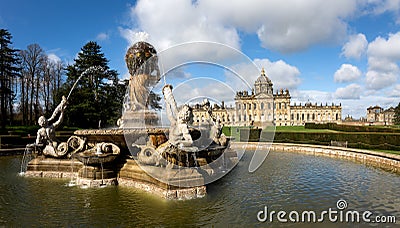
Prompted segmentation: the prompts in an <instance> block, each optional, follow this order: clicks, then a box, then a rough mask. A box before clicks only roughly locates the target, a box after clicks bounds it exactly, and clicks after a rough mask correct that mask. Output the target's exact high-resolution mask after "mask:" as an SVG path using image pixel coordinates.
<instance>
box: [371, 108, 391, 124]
mask: <svg viewBox="0 0 400 228" xmlns="http://www.w3.org/2000/svg"><path fill="white" fill-rule="evenodd" d="M394 114H395V112H394V108H393V107H390V108H388V109H386V110H384V109H383V108H381V107H380V106H378V105H375V106H374V107H372V106H370V107H368V108H367V122H369V123H370V124H374V125H393V124H394V122H393V120H394Z"/></svg>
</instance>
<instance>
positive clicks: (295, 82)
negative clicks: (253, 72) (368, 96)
mask: <svg viewBox="0 0 400 228" xmlns="http://www.w3.org/2000/svg"><path fill="white" fill-rule="evenodd" d="M254 63H255V64H256V65H257V66H258V67H259V68H263V67H264V68H265V71H266V74H267V76H268V77H269V78H270V79H271V81H272V83H274V90H275V91H277V90H279V89H295V88H297V87H298V86H299V85H300V83H301V79H300V71H299V69H297V67H295V66H292V65H289V64H287V63H286V62H285V61H283V60H278V61H276V62H271V61H270V60H269V59H254Z"/></svg>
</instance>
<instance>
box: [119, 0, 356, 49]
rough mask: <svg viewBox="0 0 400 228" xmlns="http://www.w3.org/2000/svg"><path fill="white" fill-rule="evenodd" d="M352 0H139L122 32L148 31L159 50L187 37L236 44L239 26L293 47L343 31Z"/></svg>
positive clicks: (338, 36) (263, 40) (272, 44)
mask: <svg viewBox="0 0 400 228" xmlns="http://www.w3.org/2000/svg"><path fill="white" fill-rule="evenodd" d="M356 3H357V1H356V0H337V1H317V0H313V1H309V0H305V1H298V0H287V1H286V2H285V3H284V4H283V3H282V1H280V0H270V1H262V0H249V1H242V0H232V1H230V2H229V4H227V3H226V1H215V0H198V1H191V0H174V1H163V0H153V1H147V0H140V1H138V2H137V4H136V5H135V6H133V7H132V8H131V19H132V20H131V21H133V22H134V24H133V25H132V28H127V29H126V28H125V29H123V28H121V29H120V32H121V35H122V36H123V37H125V38H126V39H127V40H128V41H129V42H132V39H133V38H132V37H133V36H134V34H135V33H137V32H139V31H145V32H147V33H149V34H151V38H152V40H153V41H154V45H155V46H156V47H157V48H160V49H161V50H163V49H165V48H167V47H170V46H171V45H174V44H179V43H182V42H190V41H199V40H200V41H213V42H220V43H224V44H227V45H230V46H232V47H234V48H239V47H240V37H239V33H240V32H245V33H250V34H251V33H252V34H257V35H258V38H259V40H260V44H261V45H262V46H263V47H265V48H270V49H273V50H278V51H281V52H296V51H299V50H303V49H306V48H308V47H310V46H312V45H314V44H321V43H329V42H337V41H339V40H342V37H345V36H346V33H347V24H346V21H345V19H346V18H348V17H350V16H352V15H353V14H354V13H355V11H356V9H357V5H356Z"/></svg>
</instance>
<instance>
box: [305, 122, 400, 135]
mask: <svg viewBox="0 0 400 228" xmlns="http://www.w3.org/2000/svg"><path fill="white" fill-rule="evenodd" d="M304 128H306V129H329V130H335V131H346V132H388V133H400V129H399V128H390V127H387V128H383V127H374V126H353V125H342V124H336V123H324V124H317V123H306V124H305V126H304Z"/></svg>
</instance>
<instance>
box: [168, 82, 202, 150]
mask: <svg viewBox="0 0 400 228" xmlns="http://www.w3.org/2000/svg"><path fill="white" fill-rule="evenodd" d="M162 92H163V94H164V99H165V103H166V112H167V116H168V119H169V121H170V122H171V126H170V129H169V139H168V142H169V143H170V144H172V145H174V146H176V147H178V148H179V149H183V150H185V151H189V152H195V151H197V147H194V146H193V140H192V136H191V135H190V133H189V127H188V125H190V124H192V123H193V113H192V108H190V107H189V105H187V104H185V105H183V106H182V107H181V109H180V110H178V107H177V105H176V102H175V99H174V96H173V94H172V86H171V85H165V86H164V87H163V89H162Z"/></svg>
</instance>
